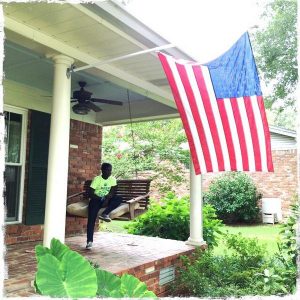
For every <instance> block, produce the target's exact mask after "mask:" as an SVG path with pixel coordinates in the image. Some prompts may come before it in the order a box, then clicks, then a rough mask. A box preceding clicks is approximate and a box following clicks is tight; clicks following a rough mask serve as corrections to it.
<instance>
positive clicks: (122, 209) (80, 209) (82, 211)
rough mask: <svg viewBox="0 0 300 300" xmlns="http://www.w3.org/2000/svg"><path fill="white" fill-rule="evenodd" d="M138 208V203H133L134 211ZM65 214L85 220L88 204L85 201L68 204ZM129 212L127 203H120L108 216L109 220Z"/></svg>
mask: <svg viewBox="0 0 300 300" xmlns="http://www.w3.org/2000/svg"><path fill="white" fill-rule="evenodd" d="M138 207H139V203H138V202H136V203H134V209H137V208H138ZM104 210H105V208H101V209H100V210H99V212H98V216H99V215H101V214H102V212H103V211H104ZM67 212H68V213H69V214H70V215H75V216H79V217H83V218H87V216H88V203H87V202H86V201H79V202H76V203H72V204H69V205H68V206H67ZM128 212H129V204H128V203H122V204H120V205H119V206H118V207H117V208H115V209H114V210H113V211H112V212H111V213H110V214H109V216H110V218H111V219H115V218H118V217H120V216H122V215H124V214H126V213H128Z"/></svg>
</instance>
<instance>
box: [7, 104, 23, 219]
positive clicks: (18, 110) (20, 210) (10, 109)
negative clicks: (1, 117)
mask: <svg viewBox="0 0 300 300" xmlns="http://www.w3.org/2000/svg"><path fill="white" fill-rule="evenodd" d="M4 112H9V113H15V114H19V115H22V126H21V130H22V132H21V148H20V163H6V162H5V168H6V166H20V167H21V178H20V191H19V201H18V202H19V203H18V216H17V220H15V221H8V220H5V221H4V222H5V224H20V223H22V221H23V220H22V219H23V204H24V184H25V167H26V143H27V125H28V109H24V108H21V107H16V106H11V105H7V104H4Z"/></svg>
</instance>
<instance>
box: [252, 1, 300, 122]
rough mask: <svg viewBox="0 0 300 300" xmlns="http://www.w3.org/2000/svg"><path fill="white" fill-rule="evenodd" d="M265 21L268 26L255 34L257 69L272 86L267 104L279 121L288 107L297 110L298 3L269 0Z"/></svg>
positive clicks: (264, 15)
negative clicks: (275, 113)
mask: <svg viewBox="0 0 300 300" xmlns="http://www.w3.org/2000/svg"><path fill="white" fill-rule="evenodd" d="M262 18H263V20H264V21H265V23H266V24H267V25H266V26H264V27H263V29H262V30H259V31H258V32H257V33H256V34H255V37H254V39H253V45H254V49H255V52H256V55H255V57H256V61H257V65H258V68H259V69H260V70H261V71H262V74H263V78H264V80H265V81H266V83H267V85H269V86H270V85H271V86H272V85H273V93H272V94H271V96H270V97H269V98H268V99H266V100H267V101H266V104H267V106H269V107H272V109H273V110H274V109H275V110H276V111H277V113H278V116H279V118H278V119H277V120H276V121H277V122H278V121H280V115H281V114H282V113H283V112H284V109H285V108H286V107H287V106H290V107H293V108H295V99H296V96H295V93H294V92H295V90H296V86H297V81H298V70H297V1H296V0H289V1H287V0H270V1H268V2H267V5H266V7H265V11H264V14H263V16H262ZM273 104H274V105H273ZM277 124H278V123H277ZM278 125H282V124H280V123H279V124H278ZM290 125H291V124H290Z"/></svg>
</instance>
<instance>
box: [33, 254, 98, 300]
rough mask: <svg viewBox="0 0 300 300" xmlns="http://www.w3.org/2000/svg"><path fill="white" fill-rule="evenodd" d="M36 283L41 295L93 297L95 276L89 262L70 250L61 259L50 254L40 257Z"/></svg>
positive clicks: (95, 288) (95, 290)
mask: <svg viewBox="0 0 300 300" xmlns="http://www.w3.org/2000/svg"><path fill="white" fill-rule="evenodd" d="M36 285H37V287H38V289H39V291H40V292H41V293H42V294H43V295H48V296H52V297H71V298H80V297H94V296H95V295H96V292H97V277H96V272H95V270H94V269H93V267H92V266H91V265H90V264H89V262H88V261H87V260H86V259H84V258H83V257H82V256H81V255H80V254H78V253H76V252H74V251H71V250H70V251H68V252H67V253H65V255H64V256H63V258H62V260H61V261H59V260H58V259H57V258H56V257H54V256H52V255H50V254H45V255H43V256H41V257H40V259H39V263H38V271H37V274H36Z"/></svg>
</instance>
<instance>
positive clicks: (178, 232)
mask: <svg viewBox="0 0 300 300" xmlns="http://www.w3.org/2000/svg"><path fill="white" fill-rule="evenodd" d="M188 200H189V199H188V198H187V197H183V198H180V199H179V198H176V197H175V195H174V194H173V193H168V194H167V196H166V198H164V199H162V200H160V203H155V202H151V205H150V207H149V209H148V211H147V212H146V213H144V214H143V215H141V216H140V217H139V218H136V219H135V220H134V221H133V222H132V223H131V224H129V225H128V226H127V229H128V232H129V233H132V234H138V235H146V236H158V237H161V238H166V239H174V240H180V241H186V240H187V239H188V237H189V230H190V210H189V201H188ZM221 226H222V222H221V221H220V220H218V219H217V217H216V214H215V210H214V208H213V207H212V206H211V205H205V206H204V207H203V237H204V240H205V241H206V242H207V244H208V245H209V246H214V245H216V244H217V240H216V238H217V234H218V233H220V228H221Z"/></svg>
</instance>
